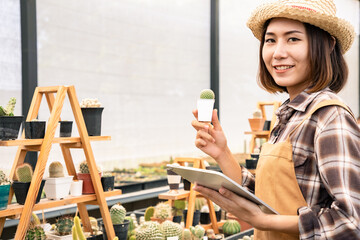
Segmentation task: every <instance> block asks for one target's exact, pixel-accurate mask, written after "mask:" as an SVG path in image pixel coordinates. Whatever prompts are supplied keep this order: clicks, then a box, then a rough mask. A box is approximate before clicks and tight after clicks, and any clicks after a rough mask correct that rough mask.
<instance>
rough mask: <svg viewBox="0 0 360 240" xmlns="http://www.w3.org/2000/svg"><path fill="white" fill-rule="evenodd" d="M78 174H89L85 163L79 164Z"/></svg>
mask: <svg viewBox="0 0 360 240" xmlns="http://www.w3.org/2000/svg"><path fill="white" fill-rule="evenodd" d="M80 172H81V173H90V171H89V166H88V164H87V162H86V161H83V162H82V163H80Z"/></svg>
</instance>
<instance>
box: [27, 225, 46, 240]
mask: <svg viewBox="0 0 360 240" xmlns="http://www.w3.org/2000/svg"><path fill="white" fill-rule="evenodd" d="M45 239H46V235H45V231H44V229H43V228H42V227H40V226H38V225H36V224H34V223H30V225H29V228H28V230H27V232H26V235H25V240H45Z"/></svg>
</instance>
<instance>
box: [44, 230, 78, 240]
mask: <svg viewBox="0 0 360 240" xmlns="http://www.w3.org/2000/svg"><path fill="white" fill-rule="evenodd" d="M45 235H46V237H47V239H51V240H72V239H73V237H72V234H69V235H65V236H59V235H56V234H55V231H50V232H45Z"/></svg>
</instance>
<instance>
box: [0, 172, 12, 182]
mask: <svg viewBox="0 0 360 240" xmlns="http://www.w3.org/2000/svg"><path fill="white" fill-rule="evenodd" d="M8 184H10V180H9V179H8V178H7V177H6V175H5V173H4V172H3V171H2V170H0V185H8Z"/></svg>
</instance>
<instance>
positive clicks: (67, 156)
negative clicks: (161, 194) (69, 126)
mask: <svg viewBox="0 0 360 240" xmlns="http://www.w3.org/2000/svg"><path fill="white" fill-rule="evenodd" d="M54 94H56V96H54ZM66 94H67V95H68V97H69V101H70V105H71V108H72V112H73V114H74V118H75V122H76V125H77V129H78V132H79V136H80V137H68V138H55V131H56V129H57V126H58V122H59V120H60V115H61V110H62V108H63V105H64V100H65V97H66ZM43 95H45V97H46V100H47V103H48V106H49V109H50V118H49V120H48V123H47V128H46V132H45V137H44V139H25V137H24V135H25V134H24V132H23V133H22V137H21V139H18V140H10V141H0V146H18V150H17V153H16V157H15V161H14V164H13V166H12V169H11V172H10V179H13V178H14V173H15V170H16V167H17V166H19V165H21V164H22V163H23V162H24V159H25V156H26V153H27V152H28V151H39V157H38V160H37V163H36V167H35V170H34V174H33V178H32V181H31V185H30V189H29V192H28V195H27V198H26V201H25V204H24V205H23V206H22V205H18V204H11V205H9V206H8V207H7V209H5V210H2V211H0V235H1V233H2V230H3V228H4V224H5V220H6V217H7V216H12V215H15V214H21V216H20V221H19V225H18V227H17V230H16V235H15V240H22V239H25V235H26V231H27V228H28V226H29V223H30V218H31V213H32V211H34V210H39V209H45V208H51V207H57V206H62V205H67V204H75V203H76V204H77V207H78V210H79V214H80V217H81V219H82V224H83V226H84V228H85V231H89V232H90V231H91V225H90V221H89V215H88V212H87V209H86V205H87V204H96V205H99V208H100V212H101V215H102V218H103V222H104V225H105V229H106V233H107V235H108V239H113V238H114V237H115V232H114V228H113V227H112V222H111V218H110V213H109V209H108V206H107V202H106V199H105V197H109V196H114V195H119V194H121V191H120V190H115V191H112V192H106V193H104V191H103V188H102V185H101V181H100V176H99V174H98V170H97V167H96V163H95V158H94V154H93V151H92V148H91V144H90V140H95V141H102V140H110V139H111V138H110V137H108V136H99V137H89V135H88V132H87V129H86V126H85V122H84V118H83V115H82V112H81V108H80V105H79V101H78V99H77V96H76V92H75V87H74V86H56V87H37V88H36V89H35V92H34V96H33V99H32V102H31V105H30V109H29V112H28V115H27V118H26V121H31V120H32V119H34V118H36V117H37V115H38V112H39V108H40V103H41V100H42V97H43ZM53 143H59V144H60V148H61V151H62V154H63V157H64V160H65V165H66V168H67V171H68V174H69V176H74V179H77V175H76V170H75V166H74V163H73V159H72V156H71V152H70V149H71V148H82V149H83V150H84V154H85V157H86V161H87V163H88V166H89V171H90V175H91V180H92V183H93V186H94V190H95V194H91V195H82V196H80V197H69V198H66V199H63V200H59V201H50V200H45V199H43V200H41V201H40V203H38V204H35V200H36V196H37V194H38V192H39V186H40V182H41V181H42V179H43V175H44V172H45V167H46V163H47V160H48V157H49V154H50V150H51V147H52V144H53ZM13 194H14V193H13V190H12V189H11V191H10V196H9V204H10V203H11V200H12V197H13Z"/></svg>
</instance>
